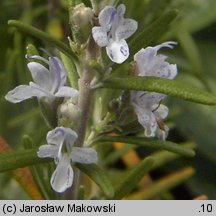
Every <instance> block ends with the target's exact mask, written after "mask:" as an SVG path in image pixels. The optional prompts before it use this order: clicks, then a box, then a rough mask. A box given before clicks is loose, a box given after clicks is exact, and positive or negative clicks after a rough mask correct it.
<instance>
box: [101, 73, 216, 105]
mask: <svg viewBox="0 0 216 216" xmlns="http://www.w3.org/2000/svg"><path fill="white" fill-rule="evenodd" d="M100 87H102V88H111V89H126V90H137V91H150V92H158V93H163V94H166V95H170V96H173V97H177V98H180V99H184V100H187V101H191V102H195V103H201V104H206V105H216V95H214V94H211V93H209V92H206V91H204V90H201V89H199V88H197V87H194V86H192V85H190V86H189V85H187V84H185V83H182V82H180V81H177V80H169V79H164V78H158V77H140V76H124V77H121V78H109V79H107V80H105V81H104V82H103V84H102V85H101V86H100Z"/></svg>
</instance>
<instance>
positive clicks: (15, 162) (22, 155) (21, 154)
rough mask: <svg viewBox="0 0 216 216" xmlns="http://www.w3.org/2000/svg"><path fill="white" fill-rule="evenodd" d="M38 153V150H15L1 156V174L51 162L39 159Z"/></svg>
mask: <svg viewBox="0 0 216 216" xmlns="http://www.w3.org/2000/svg"><path fill="white" fill-rule="evenodd" d="M37 151H38V149H28V150H15V151H10V152H7V153H2V154H0V173H1V172H5V171H10V170H14V169H18V168H22V167H26V166H30V165H34V164H39V163H45V162H49V161H51V159H43V158H39V157H38V156H37Z"/></svg>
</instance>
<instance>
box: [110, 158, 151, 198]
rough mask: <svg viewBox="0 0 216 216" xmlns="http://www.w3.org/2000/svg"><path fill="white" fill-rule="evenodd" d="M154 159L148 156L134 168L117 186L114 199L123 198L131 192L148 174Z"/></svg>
mask: <svg viewBox="0 0 216 216" xmlns="http://www.w3.org/2000/svg"><path fill="white" fill-rule="evenodd" d="M153 164H154V159H153V158H151V157H148V158H146V159H144V160H143V161H142V162H141V163H140V164H139V165H137V166H136V167H135V168H133V169H132V170H131V171H130V173H129V174H128V176H127V177H126V178H125V179H124V180H123V181H122V182H121V183H120V184H119V186H118V187H117V188H116V192H115V196H114V198H113V199H122V198H123V197H124V196H126V195H127V194H129V193H130V192H131V191H132V190H133V189H134V188H135V187H136V186H137V184H138V183H139V181H140V180H141V179H142V178H143V176H144V175H146V174H147V173H148V172H149V171H150V169H151V168H152V167H153Z"/></svg>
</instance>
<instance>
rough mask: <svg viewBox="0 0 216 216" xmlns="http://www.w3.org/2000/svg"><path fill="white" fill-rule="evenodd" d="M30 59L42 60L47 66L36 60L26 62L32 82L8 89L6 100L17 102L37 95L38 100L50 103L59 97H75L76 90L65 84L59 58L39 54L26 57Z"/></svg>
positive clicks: (64, 74)
mask: <svg viewBox="0 0 216 216" xmlns="http://www.w3.org/2000/svg"><path fill="white" fill-rule="evenodd" d="M28 58H30V59H32V60H34V59H35V60H40V61H43V62H44V63H45V64H46V65H47V67H48V68H46V67H45V66H44V65H42V64H40V63H38V62H30V63H28V65H27V66H28V68H29V70H30V72H31V76H32V79H33V81H34V82H30V83H29V85H20V86H17V87H16V88H14V89H13V90H11V91H9V92H8V93H7V95H6V96H5V98H6V100H8V101H10V102H12V103H19V102H21V101H23V100H26V99H29V98H32V97H37V98H38V100H40V99H42V98H46V99H47V100H48V101H49V102H50V103H52V102H53V101H54V100H55V99H56V98H59V97H77V96H78V91H77V90H76V89H73V88H71V87H68V86H65V85H66V71H65V69H64V66H63V64H62V63H61V61H60V59H59V58H57V57H53V56H50V57H49V59H48V60H47V59H45V58H42V57H41V56H37V55H35V56H31V57H28Z"/></svg>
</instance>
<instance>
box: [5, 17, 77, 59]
mask: <svg viewBox="0 0 216 216" xmlns="http://www.w3.org/2000/svg"><path fill="white" fill-rule="evenodd" d="M8 25H9V26H13V27H16V28H17V29H18V30H20V31H23V32H25V33H27V34H29V35H31V36H33V37H36V38H38V39H40V40H43V41H44V42H47V43H50V44H51V45H53V46H55V47H56V48H58V49H59V50H60V51H61V52H63V53H64V54H65V55H67V56H68V57H72V58H73V59H74V60H77V56H76V55H75V54H74V53H73V52H72V50H71V49H70V47H69V46H67V45H66V44H65V43H63V42H61V41H59V40H57V39H56V38H54V37H52V36H50V35H49V34H47V33H45V32H43V31H41V30H39V29H37V28H35V27H33V26H30V25H27V24H24V23H22V22H20V21H17V20H9V21H8Z"/></svg>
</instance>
